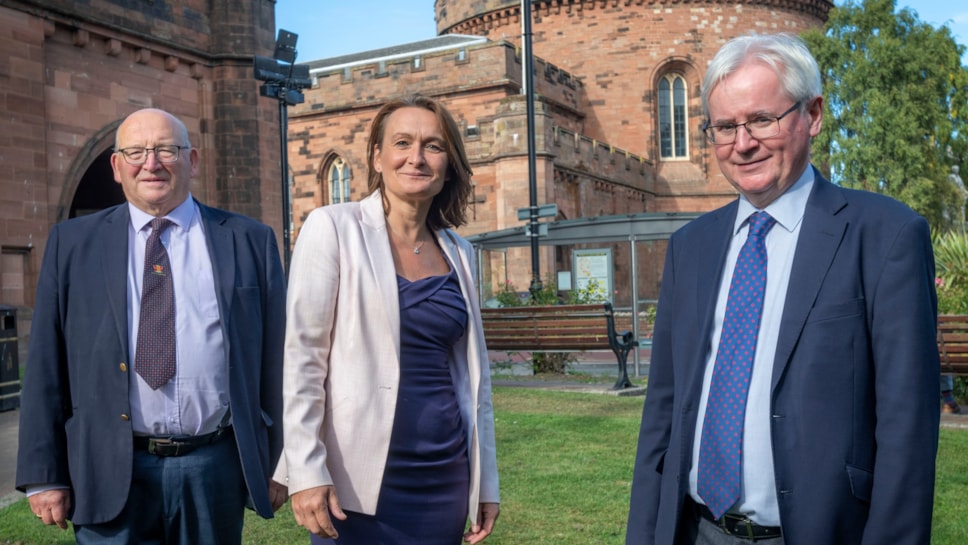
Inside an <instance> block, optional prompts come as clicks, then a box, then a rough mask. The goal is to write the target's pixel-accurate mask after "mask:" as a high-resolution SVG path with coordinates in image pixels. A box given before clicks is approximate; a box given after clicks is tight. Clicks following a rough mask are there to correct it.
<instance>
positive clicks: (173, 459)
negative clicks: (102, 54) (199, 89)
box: [17, 109, 286, 544]
mask: <svg viewBox="0 0 968 545" xmlns="http://www.w3.org/2000/svg"><path fill="white" fill-rule="evenodd" d="M115 144H116V146H115V152H114V154H113V155H112V156H111V164H112V166H113V169H114V176H115V180H116V181H117V182H118V183H120V184H121V186H122V188H123V190H124V194H125V197H126V199H127V203H125V204H122V205H119V206H116V207H113V208H109V209H107V210H104V211H101V212H99V213H96V214H92V215H89V216H85V217H81V218H77V219H73V220H70V221H67V222H64V223H61V224H58V225H55V226H54V228H53V229H52V230H51V233H50V237H49V238H48V241H47V247H46V251H45V253H44V261H43V265H42V268H41V273H40V279H39V283H38V287H37V303H36V308H35V310H34V315H33V323H32V328H31V342H30V349H29V354H28V358H27V365H26V372H25V376H24V384H23V392H22V397H21V421H20V443H19V448H20V451H19V455H18V463H17V487H18V488H19V489H20V490H23V491H25V492H26V493H27V494H28V499H29V503H30V508H31V510H32V511H33V512H34V514H35V515H36V516H37V517H38V518H39V519H41V520H42V521H43V523H44V524H56V525H58V526H60V527H61V528H66V527H67V520H71V521H72V522H73V524H74V531H75V536H76V539H77V542H78V543H81V544H84V543H118V544H120V543H147V542H151V543H239V542H240V541H241V533H242V522H243V516H244V510H245V506H246V505H249V506H250V507H252V508H253V509H254V510H255V511H256V512H258V513H259V514H260V515H261V516H263V517H266V518H270V517H272V515H273V511H274V510H275V509H277V508H278V507H279V506H280V505H281V504H282V503H283V502H284V501H285V500H286V488H285V486H283V485H281V484H279V483H277V482H274V481H272V479H271V476H272V474H273V471H274V470H275V468H276V464H277V462H278V460H279V457H280V453H281V450H282V431H281V430H282V427H281V425H280V424H281V423H280V421H279V420H280V417H281V414H282V387H281V383H282V346H283V336H284V320H285V318H284V301H285V278H284V275H283V271H282V263H281V260H280V258H279V252H278V248H277V245H276V239H275V235H274V234H273V232H272V229H271V228H269V227H268V226H265V225H262V224H260V223H257V222H255V221H252V220H250V219H247V218H245V217H242V216H240V215H237V214H232V213H229V212H225V211H222V210H218V209H215V208H210V207H207V206H204V205H202V204H200V203H198V202H197V201H195V200H194V199H193V198H192V196H191V194H190V192H189V183H190V181H191V178H193V177H195V176H196V175H197V173H198V165H199V154H198V150H197V149H195V148H193V147H192V146H191V143H190V142H189V137H188V131H187V130H186V128H185V125H184V124H183V123H182V122H181V121H180V120H178V119H177V118H175V117H174V116H172V115H171V114H169V113H167V112H164V111H161V110H155V109H145V110H139V111H137V112H135V113H133V114H131V115H130V116H129V117H127V118H126V119H125V120H124V121H123V122H122V123H121V125H120V126H119V127H118V131H117V137H116V142H115ZM155 218H164V219H165V220H167V221H163V222H162V223H157V222H154V223H153V222H152V220H155ZM162 225H163V226H162ZM156 226H157V227H156ZM156 228H157V229H158V232H159V233H161V236H160V243H161V245H162V246H163V247H164V250H165V252H166V254H167V259H168V262H170V263H167V262H165V263H164V264H159V263H161V262H158V261H152V265H151V266H150V267H149V266H147V265H146V260H145V255H146V252H149V253H151V252H150V250H147V249H146V245H147V246H150V244H149V242H148V240H149V236H150V235H151V233H152V231H154V230H155V229H156ZM155 240H159V239H158V237H157V234H155ZM152 244H154V246H153V247H154V248H156V249H157V248H158V244H157V243H152ZM146 269H147V272H146ZM150 274H157V275H159V276H166V275H168V276H170V277H171V283H172V284H173V295H172V296H169V297H168V298H167V299H166V300H168V301H173V305H174V308H173V310H172V311H171V312H169V313H168V315H169V316H168V317H169V318H170V319H171V318H173V320H174V326H173V329H172V330H171V331H172V332H173V335H168V336H167V337H169V339H168V340H169V341H171V340H172V339H171V338H170V337H173V341H174V343H173V344H171V343H170V342H169V343H168V344H166V345H165V346H166V347H170V348H171V350H170V351H169V352H170V353H171V354H172V356H171V360H170V361H172V362H173V369H172V368H169V369H168V371H169V375H161V376H162V378H161V379H160V380H148V379H147V378H146V377H147V376H152V375H151V373H150V372H148V371H146V369H147V367H145V366H143V365H142V363H141V361H147V360H141V359H140V358H139V353H138V352H139V349H138V346H142V344H141V343H142V341H145V342H147V343H151V342H155V341H158V339H157V336H155V338H152V337H151V336H149V335H147V333H146V335H145V337H144V338H142V339H139V331H138V330H139V328H140V327H141V325H140V324H144V323H146V322H144V321H143V320H144V319H145V318H143V317H142V316H143V315H142V312H141V311H142V310H145V312H146V313H150V311H153V310H156V309H161V308H171V306H170V305H167V306H164V305H161V304H159V303H156V302H152V300H150V299H145V304H144V305H143V304H142V291H143V287H145V286H147V285H149V284H150V282H151V281H150V280H149V279H148V278H149V276H150ZM145 291H148V290H145ZM171 291H172V290H169V293H171ZM142 306H144V307H145V308H144V309H142ZM169 323H170V322H169ZM144 329H145V332H147V331H148V330H149V329H151V330H152V331H154V330H155V329H154V326H150V327H149V326H146V327H145V328H144ZM144 346H152V348H150V349H141V350H140V351H141V352H143V353H142V354H140V356H141V357H142V358H145V357H147V356H152V355H157V354H152V353H155V352H163V350H161V349H159V348H155V346H160V345H151V344H146V345H144Z"/></svg>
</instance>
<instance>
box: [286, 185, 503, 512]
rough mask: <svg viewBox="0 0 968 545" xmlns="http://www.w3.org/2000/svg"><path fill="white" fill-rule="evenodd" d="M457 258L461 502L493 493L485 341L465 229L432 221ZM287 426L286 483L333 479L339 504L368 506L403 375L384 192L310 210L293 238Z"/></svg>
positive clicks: (372, 505) (373, 500)
mask: <svg viewBox="0 0 968 545" xmlns="http://www.w3.org/2000/svg"><path fill="white" fill-rule="evenodd" d="M435 236H436V238H437V242H438V244H439V245H440V247H441V248H442V249H443V251H444V253H445V254H446V256H447V258H448V260H449V261H450V263H451V264H453V266H454V267H455V268H456V270H457V276H458V278H459V280H460V287H461V292H462V293H463V295H464V302H465V303H466V305H467V311H468V316H469V318H470V319H469V320H468V325H467V328H466V331H465V333H464V336H463V337H462V338H461V339H460V340H459V341H458V342H457V343H456V345H455V346H454V350H453V353H452V354H451V361H452V362H454V363H455V365H454V366H453V368H452V369H453V374H454V386H455V387H456V389H457V400H458V403H459V405H460V409H461V416H462V417H463V421H464V424H465V427H466V429H467V445H468V458H469V460H470V493H469V497H468V509H469V511H468V513H469V515H470V516H471V517H472V518H473V517H476V516H477V512H478V506H479V504H480V503H481V502H484V503H497V502H499V496H498V477H497V456H496V453H495V446H494V413H493V407H492V405H491V380H490V375H489V372H488V358H487V350H486V348H485V346H484V331H483V328H482V325H481V312H480V305H479V303H478V300H477V296H476V292H475V290H474V277H475V259H474V253H473V249H472V247H471V245H470V243H468V242H467V241H466V240H464V239H462V238H460V237H459V236H457V234H456V233H454V232H453V231H451V230H449V229H444V230H440V231H438V232H437V233H435ZM286 301H287V302H286V314H287V325H286V352H285V369H284V373H283V397H284V413H283V431H284V436H285V460H286V465H287V468H285V469H283V468H281V467H280V471H288V475H287V477H288V486H289V492H290V493H294V492H299V491H301V490H306V489H308V488H312V487H317V486H324V485H335V487H336V494H337V496H338V497H339V501H340V504H341V506H342V507H343V508H344V509H348V510H350V511H356V512H360V513H365V514H371V515H372V514H374V513H375V512H376V504H377V498H378V497H379V494H380V484H381V482H382V481H383V471H384V468H385V466H386V460H387V453H388V451H389V448H390V432H391V430H392V429H393V418H394V414H395V411H396V404H397V386H398V384H399V382H400V305H399V298H398V290H397V278H396V270H395V268H394V265H393V256H392V254H391V253H390V242H389V237H388V236H387V232H386V219H385V217H384V214H383V201H382V198H381V195H380V193H379V192H375V193H374V194H372V195H370V196H369V197H367V198H365V199H363V201H361V202H359V203H346V204H338V205H331V206H326V207H322V208H318V209H316V210H314V211H313V212H312V213H311V214H310V215H309V217H308V218H307V220H306V222H305V223H304V224H303V227H302V230H301V231H300V233H299V237H298V239H297V241H296V246H295V249H294V251H293V255H292V263H291V267H290V271H289V289H288V296H287V299H286Z"/></svg>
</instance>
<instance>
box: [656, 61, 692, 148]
mask: <svg viewBox="0 0 968 545" xmlns="http://www.w3.org/2000/svg"><path fill="white" fill-rule="evenodd" d="M688 140H689V139H688V134H687V130H686V80H685V78H683V77H682V75H680V74H667V75H665V76H663V77H662V79H660V80H659V156H660V157H661V158H662V159H684V158H686V157H688V155H689V150H688V148H687V146H686V143H687V142H688Z"/></svg>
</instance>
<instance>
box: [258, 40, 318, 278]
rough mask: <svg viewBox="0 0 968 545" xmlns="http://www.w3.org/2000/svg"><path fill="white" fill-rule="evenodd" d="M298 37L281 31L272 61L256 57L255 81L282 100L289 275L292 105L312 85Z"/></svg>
mask: <svg viewBox="0 0 968 545" xmlns="http://www.w3.org/2000/svg"><path fill="white" fill-rule="evenodd" d="M298 37H299V36H298V35H296V34H294V33H292V32H289V31H288V30H283V29H279V36H278V37H277V38H276V49H275V53H273V55H272V58H271V59H270V58H268V57H260V56H258V55H256V56H254V57H253V59H252V61H253V67H254V75H255V79H257V80H259V81H264V82H265V83H263V84H262V85H261V86H259V94H260V95H261V96H264V97H269V98H275V99H277V100H278V101H279V155H280V162H281V163H282V164H281V167H282V168H281V170H282V241H283V242H282V255H283V264H284V265H285V269H286V272H287V273H288V272H289V257H290V255H289V254H290V247H291V246H292V244H291V242H290V232H289V231H290V225H291V224H292V218H291V216H292V212H291V207H290V203H289V198H290V191H289V151H288V150H289V147H288V145H287V134H288V130H289V129H288V124H289V118H288V111H287V110H286V108H287V107H288V106H293V105H296V104H301V103H302V102H303V100H305V98H304V97H303V94H302V91H300V90H301V89H307V88H309V87H311V86H312V81H311V80H310V79H309V66H308V65H305V64H295V62H296V40H297V39H298Z"/></svg>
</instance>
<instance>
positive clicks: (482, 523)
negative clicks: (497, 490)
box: [464, 503, 501, 545]
mask: <svg viewBox="0 0 968 545" xmlns="http://www.w3.org/2000/svg"><path fill="white" fill-rule="evenodd" d="M499 514H501V504H498V503H482V504H481V507H480V509H479V510H478V512H477V518H475V519H474V524H472V525H471V529H470V531H469V532H465V533H464V541H466V542H468V543H470V544H471V545H474V544H475V543H480V542H482V541H484V538H486V537H487V536H489V535H491V532H493V531H494V523H495V522H496V521H497V516H498V515H499Z"/></svg>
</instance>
